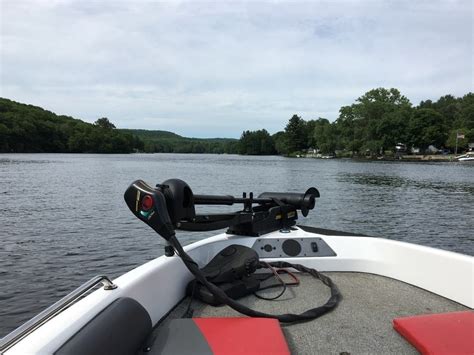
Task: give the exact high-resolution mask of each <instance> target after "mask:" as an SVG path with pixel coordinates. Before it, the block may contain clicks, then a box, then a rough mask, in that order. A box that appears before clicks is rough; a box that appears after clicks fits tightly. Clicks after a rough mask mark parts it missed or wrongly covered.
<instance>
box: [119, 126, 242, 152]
mask: <svg viewBox="0 0 474 355" xmlns="http://www.w3.org/2000/svg"><path fill="white" fill-rule="evenodd" d="M120 131H122V132H124V133H128V134H133V135H135V136H137V137H139V138H140V139H141V140H142V141H143V143H144V151H145V152H147V153H216V154H222V153H229V154H231V153H237V151H238V148H237V146H238V140H237V139H232V138H188V137H183V136H180V135H178V134H176V133H173V132H168V131H159V130H144V129H121V130H120Z"/></svg>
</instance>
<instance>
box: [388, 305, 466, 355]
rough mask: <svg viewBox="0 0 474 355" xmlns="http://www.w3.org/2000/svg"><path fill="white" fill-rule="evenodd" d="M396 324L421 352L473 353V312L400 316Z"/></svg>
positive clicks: (394, 322) (395, 321) (399, 330)
mask: <svg viewBox="0 0 474 355" xmlns="http://www.w3.org/2000/svg"><path fill="white" fill-rule="evenodd" d="M393 327H394V328H395V330H396V331H397V332H399V333H400V334H401V335H402V336H403V337H405V338H406V339H407V340H408V341H409V342H410V343H411V344H412V345H413V346H414V347H415V348H416V349H417V350H418V351H419V352H421V353H422V354H456V355H461V354H470V355H472V354H474V312H472V311H467V312H453V313H440V314H428V315H421V316H413V317H405V318H397V319H394V320H393Z"/></svg>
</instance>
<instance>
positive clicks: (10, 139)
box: [0, 98, 143, 153]
mask: <svg viewBox="0 0 474 355" xmlns="http://www.w3.org/2000/svg"><path fill="white" fill-rule="evenodd" d="M114 128H115V126H114V125H113V124H112V123H111V122H110V121H109V120H108V119H107V118H101V119H99V120H97V121H96V124H95V125H93V124H90V123H86V122H83V121H81V120H77V119H74V118H72V117H67V116H58V115H56V114H54V113H52V112H50V111H46V110H43V109H42V108H40V107H36V106H32V105H25V104H21V103H18V102H14V101H11V100H8V99H4V98H0V152H19V153H23V152H32V153H36V152H48V153H60V152H61V153H63V152H68V153H69V152H70V153H130V152H133V151H135V150H140V149H143V143H142V142H141V141H140V140H139V139H138V138H137V137H134V136H133V135H131V134H128V133H123V132H120V131H118V130H115V129H114Z"/></svg>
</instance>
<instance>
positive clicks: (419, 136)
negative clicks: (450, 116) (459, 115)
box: [408, 108, 448, 150]
mask: <svg viewBox="0 0 474 355" xmlns="http://www.w3.org/2000/svg"><path fill="white" fill-rule="evenodd" d="M408 134H409V137H410V143H411V144H412V145H414V146H416V147H419V148H421V149H422V150H424V149H426V148H428V146H429V145H430V144H432V145H434V146H436V147H441V146H442V145H444V142H445V141H446V138H447V137H448V130H447V129H446V125H445V119H444V117H443V116H442V115H441V113H439V112H437V111H435V110H434V109H432V108H417V109H416V110H415V112H414V114H413V117H412V119H411V121H410V124H409V127H408Z"/></svg>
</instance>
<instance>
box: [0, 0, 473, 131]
mask: <svg viewBox="0 0 474 355" xmlns="http://www.w3.org/2000/svg"><path fill="white" fill-rule="evenodd" d="M1 4H2V5H1V6H2V7H1V43H2V45H1V86H0V95H1V96H3V97H8V98H11V99H14V100H17V101H21V102H27V103H32V104H36V105H39V106H43V107H45V108H48V109H50V110H52V111H55V112H58V113H63V114H70V115H73V116H76V117H79V118H83V119H85V120H88V121H94V120H95V119H96V118H98V117H100V116H107V117H109V118H110V119H111V120H112V121H113V122H114V123H115V124H116V125H117V126H119V127H133V128H148V129H168V130H172V131H176V132H178V133H180V134H184V135H191V136H233V137H238V136H239V135H240V133H241V131H242V130H244V129H258V128H263V127H265V128H267V129H268V130H269V131H271V132H275V131H277V130H280V129H282V128H283V127H284V125H285V123H286V121H287V120H288V118H289V117H290V116H291V115H292V114H293V113H299V114H301V115H303V117H305V118H308V119H309V118H315V117H318V116H324V117H328V118H329V119H331V120H332V119H335V118H336V117H337V114H338V110H339V108H340V106H342V105H347V104H351V103H352V102H353V101H354V99H355V98H357V97H358V96H360V95H362V94H363V93H364V92H365V91H367V90H369V89H371V88H374V87H379V86H385V87H397V88H399V89H400V90H401V91H402V93H403V94H405V95H406V96H408V97H409V98H410V100H412V102H413V103H414V104H417V103H418V102H419V101H420V100H422V99H426V98H431V99H436V98H437V97H439V96H441V95H443V94H446V93H451V94H454V95H463V94H465V93H467V92H468V91H470V90H472V61H473V57H472V6H471V2H470V1H467V0H466V1H444V2H434V1H427V2H391V1H364V2H352V1H336V2H310V3H302V2H296V3H295V2H258V3H257V2H238V3H237V2H225V3H222V2H208V3H202V2H198V3H196V2H170V3H156V2H151V1H139V2H107V1H105V0H104V1H67V2H64V1H55V2H51V1H21V0H20V1H15V0H4V1H2V2H1Z"/></svg>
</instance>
